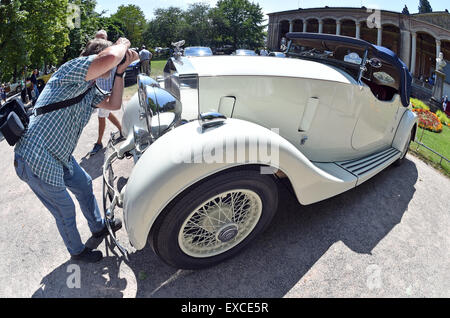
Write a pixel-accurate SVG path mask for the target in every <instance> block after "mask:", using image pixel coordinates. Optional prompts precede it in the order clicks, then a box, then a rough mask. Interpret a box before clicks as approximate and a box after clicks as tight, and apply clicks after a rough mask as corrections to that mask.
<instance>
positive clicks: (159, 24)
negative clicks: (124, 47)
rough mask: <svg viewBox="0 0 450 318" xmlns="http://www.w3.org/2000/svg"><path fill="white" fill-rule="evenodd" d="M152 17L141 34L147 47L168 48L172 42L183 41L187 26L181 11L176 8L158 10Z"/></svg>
mask: <svg viewBox="0 0 450 318" xmlns="http://www.w3.org/2000/svg"><path fill="white" fill-rule="evenodd" d="M154 15H155V17H154V18H153V20H151V21H150V22H149V23H148V25H147V28H146V30H145V32H144V34H143V38H144V42H145V43H146V44H147V45H148V46H164V47H170V45H171V43H172V42H175V41H179V40H181V39H184V37H185V32H186V27H187V25H186V21H185V18H184V12H183V10H181V9H180V8H177V7H169V8H167V9H162V8H159V9H156V10H155V12H154Z"/></svg>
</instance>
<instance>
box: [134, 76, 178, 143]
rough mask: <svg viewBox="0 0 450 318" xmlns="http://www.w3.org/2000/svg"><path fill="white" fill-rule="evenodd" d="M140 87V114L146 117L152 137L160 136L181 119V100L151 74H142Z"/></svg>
mask: <svg viewBox="0 0 450 318" xmlns="http://www.w3.org/2000/svg"><path fill="white" fill-rule="evenodd" d="M138 87H139V103H140V112H139V116H140V117H141V118H144V117H145V119H146V121H147V127H148V131H149V133H150V134H151V135H152V137H153V138H154V139H156V138H159V137H160V136H162V135H163V134H164V133H165V132H167V131H168V130H169V129H171V128H172V127H174V126H175V125H176V124H177V123H178V122H179V121H180V119H181V111H182V106H181V102H180V101H179V100H178V99H177V98H176V97H174V96H173V95H172V94H171V93H169V92H168V91H166V90H165V89H162V88H161V87H160V86H159V84H158V82H156V81H155V80H154V79H152V78H151V77H149V76H146V75H143V74H140V75H139V76H138Z"/></svg>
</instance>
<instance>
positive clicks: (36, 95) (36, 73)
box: [30, 69, 39, 102]
mask: <svg viewBox="0 0 450 318" xmlns="http://www.w3.org/2000/svg"><path fill="white" fill-rule="evenodd" d="M38 76H39V71H38V70H37V69H35V70H34V71H33V74H31V78H30V81H31V85H32V86H33V87H32V89H33V91H34V99H33V100H34V102H36V101H37V99H38V98H39V89H38V85H37V77H38Z"/></svg>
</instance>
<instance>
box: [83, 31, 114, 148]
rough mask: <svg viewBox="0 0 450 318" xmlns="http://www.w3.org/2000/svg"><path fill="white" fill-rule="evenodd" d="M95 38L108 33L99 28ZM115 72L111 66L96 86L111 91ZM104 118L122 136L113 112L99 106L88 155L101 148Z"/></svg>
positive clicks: (102, 37)
mask: <svg viewBox="0 0 450 318" xmlns="http://www.w3.org/2000/svg"><path fill="white" fill-rule="evenodd" d="M95 38H96V39H103V40H108V34H107V33H106V31H105V30H100V31H98V32H97V34H96V35H95ZM115 74H116V68H113V69H112V70H111V76H109V78H106V79H104V78H99V79H97V85H98V87H99V88H100V89H102V90H104V91H105V93H109V92H111V90H112V88H113V83H114V77H115ZM106 118H108V119H109V121H110V122H112V123H113V124H114V126H116V127H117V129H118V130H119V133H120V136H122V126H121V125H120V122H119V120H118V119H117V117H116V116H114V114H113V113H111V111H110V110H108V109H102V108H99V109H98V137H97V141H96V142H95V144H94V148H92V150H91V152H90V153H89V154H90V155H95V154H96V153H97V152H99V151H100V150H101V149H103V143H102V139H103V134H104V133H105V128H106Z"/></svg>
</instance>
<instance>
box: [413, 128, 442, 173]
mask: <svg viewBox="0 0 450 318" xmlns="http://www.w3.org/2000/svg"><path fill="white" fill-rule="evenodd" d="M422 132H423V137H422ZM421 138H422V140H421ZM416 140H419V141H420V140H421V142H422V143H423V144H424V145H426V146H427V147H429V148H431V149H433V150H434V151H436V152H438V153H440V154H441V155H443V156H444V157H446V158H447V159H450V128H449V127H447V126H444V127H442V132H441V133H434V132H431V131H428V130H423V129H421V128H419V130H418V131H417V134H416ZM417 146H418V144H417V143H415V142H413V143H411V146H410V149H411V150H412V151H413V152H416V153H418V154H419V156H422V157H425V159H427V160H428V161H431V162H432V163H434V166H436V167H437V168H439V166H442V167H441V168H440V169H441V170H442V171H443V172H444V173H445V174H447V175H448V176H450V163H448V162H447V161H445V160H444V159H443V160H442V164H440V161H441V157H439V156H438V155H436V154H434V153H433V152H431V151H429V150H428V149H426V148H424V147H419V149H418V150H417Z"/></svg>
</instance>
